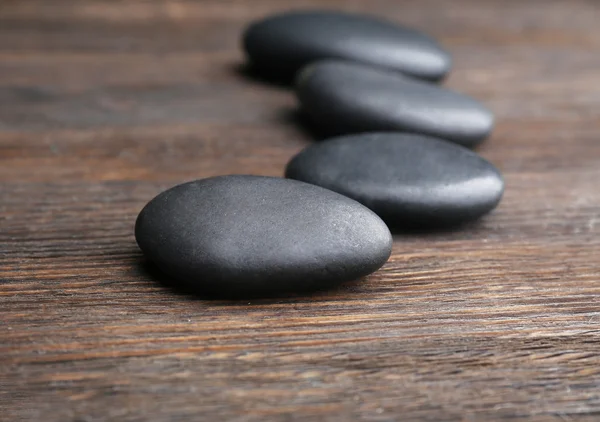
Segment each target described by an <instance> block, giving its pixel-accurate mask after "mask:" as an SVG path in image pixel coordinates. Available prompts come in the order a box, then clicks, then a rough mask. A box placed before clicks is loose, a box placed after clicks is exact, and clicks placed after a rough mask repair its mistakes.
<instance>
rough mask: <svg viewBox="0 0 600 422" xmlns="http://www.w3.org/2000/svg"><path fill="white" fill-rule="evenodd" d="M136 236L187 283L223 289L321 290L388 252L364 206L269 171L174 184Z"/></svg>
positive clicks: (383, 232) (383, 229) (360, 272)
mask: <svg viewBox="0 0 600 422" xmlns="http://www.w3.org/2000/svg"><path fill="white" fill-rule="evenodd" d="M135 237H136V240H137V243H138V245H139V246H140V248H141V249H142V251H143V252H144V254H145V255H146V256H147V257H148V258H150V260H152V261H153V262H154V263H155V264H156V265H157V266H158V268H159V269H161V270H162V271H163V272H164V273H166V274H168V275H169V276H171V277H173V278H175V279H176V280H178V281H180V282H182V283H183V284H184V285H185V287H186V288H188V289H190V288H191V289H193V290H197V291H199V292H202V293H212V294H218V295H225V296H232V297H235V296H244V295H260V294H271V293H281V292H295V291H308V290H319V289H322V288H326V287H329V286H332V285H335V284H339V283H342V282H346V281H351V280H355V279H359V278H361V277H364V276H366V275H368V274H371V273H372V272H374V271H376V270H377V269H379V268H380V267H381V266H382V265H383V264H384V263H385V262H386V261H387V259H388V258H389V256H390V253H391V245H392V238H391V234H390V232H389V229H388V228H387V226H386V225H385V223H384V222H383V221H382V220H381V219H380V218H379V217H378V216H377V215H375V214H374V213H373V212H372V211H371V210H369V209H368V208H366V207H364V206H363V205H361V204H359V203H358V202H356V201H354V200H352V199H350V198H347V197H344V196H342V195H339V194H337V193H335V192H332V191H329V190H326V189H323V188H320V187H318V186H314V185H310V184H307V183H303V182H299V181H295V180H288V179H282V178H274V177H260V176H238V175H232V176H220V177H213V178H209V179H203V180H197V181H194V182H190V183H185V184H182V185H178V186H175V187H173V188H171V189H169V190H167V191H165V192H163V193H161V194H159V195H158V196H157V197H156V198H154V199H153V200H151V201H150V202H149V203H148V204H147V205H146V206H145V207H144V209H143V210H142V211H141V212H140V214H139V216H138V218H137V221H136V225H135Z"/></svg>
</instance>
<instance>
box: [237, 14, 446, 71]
mask: <svg viewBox="0 0 600 422" xmlns="http://www.w3.org/2000/svg"><path fill="white" fill-rule="evenodd" d="M243 44H244V49H245V50H246V54H247V55H248V57H249V59H250V63H251V64H252V65H253V66H255V67H256V68H258V69H259V70H260V71H262V72H265V73H266V74H267V75H271V76H273V75H275V76H279V77H280V78H286V77H293V76H294V74H295V73H296V72H297V71H298V70H300V69H301V68H302V67H304V66H306V65H307V64H309V63H312V62H314V61H317V60H322V59H342V60H349V61H356V62H360V63H364V64H367V65H370V66H377V67H383V68H387V69H390V70H393V71H399V72H403V73H405V74H408V75H411V76H414V77H417V78H422V79H426V80H430V81H438V80H441V79H443V78H444V77H445V76H446V74H447V73H448V72H449V71H450V68H451V67H452V60H451V58H450V55H449V54H448V52H446V50H444V49H443V48H442V47H441V46H440V45H439V44H438V43H437V42H436V41H435V40H434V39H433V38H431V37H429V36H428V35H425V34H423V33H421V32H418V31H416V30H414V29H410V28H406V27H403V26H400V25H397V24H394V23H391V22H387V21H385V20H381V19H378V18H376V17H373V16H367V15H356V14H350V13H342V12H333V11H295V12H288V13H283V14H279V15H275V16H271V17H268V18H266V19H264V20H261V21H258V22H255V23H253V24H252V25H250V26H249V27H248V28H247V30H246V31H245V33H244V36H243Z"/></svg>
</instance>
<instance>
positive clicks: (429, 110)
mask: <svg viewBox="0 0 600 422" xmlns="http://www.w3.org/2000/svg"><path fill="white" fill-rule="evenodd" d="M296 93H297V95H298V99H299V101H300V104H301V106H302V110H303V111H304V113H305V114H306V115H307V116H308V117H309V118H310V120H311V121H312V122H313V123H314V124H315V125H316V127H317V128H319V129H320V130H321V131H322V132H324V133H326V134H328V135H341V134H350V133H360V132H378V131H400V132H410V133H419V134H423V135H430V136H434V137H440V138H443V139H447V140H449V141H453V142H456V143H458V144H462V145H465V146H468V147H473V146H475V145H477V144H478V143H480V142H481V141H483V140H484V139H485V138H486V137H487V136H488V135H489V134H490V132H491V131H492V128H493V126H494V116H493V115H492V113H491V112H490V111H489V110H488V109H487V108H486V107H484V106H483V105H482V104H480V103H479V102H477V101H475V100H473V99H472V98H470V97H468V96H465V95H461V94H459V93H456V92H453V91H450V90H448V89H444V88H442V87H439V86H437V85H432V84H429V83H426V82H422V81H418V80H416V79H413V78H409V77H405V76H401V75H399V74H395V73H391V72H387V71H382V70H380V69H374V68H370V67H367V66H363V65H359V64H354V63H348V62H340V61H323V62H318V63H315V64H313V65H310V66H308V67H307V68H306V69H305V70H303V71H302V72H301V73H300V75H299V78H298V81H297V84H296Z"/></svg>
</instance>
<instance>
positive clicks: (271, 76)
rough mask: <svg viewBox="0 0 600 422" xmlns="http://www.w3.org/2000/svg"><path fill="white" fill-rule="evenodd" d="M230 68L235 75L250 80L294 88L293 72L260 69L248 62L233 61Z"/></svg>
mask: <svg viewBox="0 0 600 422" xmlns="http://www.w3.org/2000/svg"><path fill="white" fill-rule="evenodd" d="M231 69H232V70H233V72H234V73H235V74H236V75H238V76H240V77H242V78H244V79H248V80H250V81H252V82H258V83H261V84H263V85H271V86H274V87H279V88H287V89H293V88H294V80H295V74H289V73H286V72H284V73H281V72H277V71H273V70H266V69H260V68H257V67H256V66H253V65H252V64H250V63H234V64H233V65H232V66H231Z"/></svg>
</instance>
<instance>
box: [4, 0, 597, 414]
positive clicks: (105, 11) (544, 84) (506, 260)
mask: <svg viewBox="0 0 600 422" xmlns="http://www.w3.org/2000/svg"><path fill="white" fill-rule="evenodd" d="M292 6H293V7H306V6H323V7H331V8H342V9H345V10H358V11H369V12H371V13H374V14H378V15H382V16H387V17H388V18H390V19H394V20H396V21H398V22H403V23H406V24H409V25H413V26H415V27H418V28H421V29H423V30H425V31H427V32H429V33H431V34H433V35H434V36H436V37H438V38H439V39H440V40H441V41H442V42H443V43H444V44H445V45H446V46H447V47H448V48H449V49H450V50H451V52H452V53H453V56H454V58H455V70H454V72H453V73H452V76H451V78H450V79H449V80H448V81H447V82H446V85H447V86H449V87H452V88H454V89H457V90H460V91H462V92H465V93H467V94H471V95H472V96H474V97H476V98H478V99H480V100H482V101H484V102H485V103H486V104H488V105H489V106H490V108H491V109H493V110H494V112H495V113H496V114H497V117H498V124H497V128H496V130H495V133H494V135H493V137H492V138H491V139H490V140H489V142H487V143H486V144H485V145H484V146H483V147H482V148H480V152H481V153H482V154H483V155H484V156H485V157H487V158H488V159H490V160H491V161H492V162H494V163H495V164H497V166H498V167H499V168H500V169H501V170H503V171H504V173H505V175H506V181H507V191H506V196H505V198H504V200H503V202H502V204H501V206H500V207H499V209H498V210H497V211H496V212H494V213H493V214H492V215H490V216H489V217H487V218H485V219H484V220H482V221H481V222H480V223H478V224H476V225H474V226H472V227H469V228H467V229H464V230H461V231H456V232H450V233H438V234H427V235H425V234H422V235H418V234H412V235H405V236H402V235H399V236H397V237H396V242H395V245H394V251H393V257H392V259H391V260H390V262H389V263H388V264H387V265H386V266H385V267H384V268H383V269H382V270H381V271H379V272H378V273H377V274H375V275H373V276H372V277H369V278H368V279H367V280H364V281H363V282H360V283H355V284H352V285H349V286H345V287H343V288H341V289H339V290H337V291H334V292H328V293H323V294H319V295H315V296H312V297H301V298H285V299H279V300H262V301H252V302H250V303H248V302H241V303H240V302H233V303H230V302H215V301H207V300H202V299H195V298H191V297H188V296H185V295H183V294H179V293H177V292H174V291H171V290H169V289H168V288H166V287H163V286H162V285H161V284H159V283H158V282H157V274H155V273H153V272H151V271H148V270H147V268H146V267H145V266H144V264H143V260H142V257H141V254H140V252H139V250H138V248H137V247H136V244H135V241H134V238H133V230H132V229H133V223H134V220H135V217H136V215H137V213H138V212H139V210H140V209H141V207H142V206H143V205H144V204H145V203H146V202H147V201H148V200H149V199H151V198H152V197H153V196H154V195H155V194H157V193H158V192H160V191H161V190H163V189H165V188H167V187H169V186H172V185H174V184H176V183H179V182H183V181H187V180H191V179H195V178H202V177H206V176H211V175H217V174H226V173H254V174H263V175H281V174H282V171H283V167H284V165H285V163H286V161H287V160H288V158H289V157H291V156H292V154H294V153H296V152H297V151H299V150H300V149H301V148H302V147H304V146H305V145H307V144H308V143H309V142H310V136H309V134H308V133H307V132H306V131H304V130H302V129H301V128H300V127H299V126H298V125H297V124H296V122H295V119H294V109H295V101H294V98H293V95H292V94H291V93H290V92H289V91H288V90H287V89H286V88H284V87H275V86H269V85H265V84H262V83H260V82H258V81H254V80H250V79H248V78H246V77H244V75H243V74H242V73H241V72H240V70H239V69H240V64H241V63H243V55H242V53H241V52H240V50H239V47H238V45H239V36H240V31H241V30H242V28H243V27H244V25H245V24H246V23H247V22H248V21H250V20H252V19H255V18H258V17H260V16H264V15H266V14H268V13H271V12H274V11H277V10H283V9H286V8H289V7H292ZM598 22H600V4H599V3H598V2H597V1H596V0H589V1H585V0H572V1H564V0H563V1H542V0H538V1H506V0H494V1H492V0H490V1H481V0H456V1H452V2H448V1H444V2H442V1H436V0H427V1H423V0H414V1H398V0H371V1H368V2H367V1H365V2H359V1H342V0H339V1H336V0H327V1H317V0H313V1H287V2H285V1H277V0H252V1H250V0H248V1H241V0H240V1H222V0H206V1H196V2H192V1H157V0H154V1H143V2H142V1H109V0H93V1H91V0H90V1H86V0H81V1H66V0H65V1H48V0H34V1H32V0H18V1H17V0H12V1H11V0H4V1H2V3H1V4H0V279H1V282H0V316H1V318H0V420H2V421H20V420H31V421H46V422H48V421H57V422H58V421H60V422H64V421H108V420H115V421H175V420H181V421H191V420H207V421H225V420H234V421H266V420H273V421H292V420H311V421H313V420H314V421H349V420H365V421H396V420H428V421H458V420H468V421H476V420H477V421H492V420H525V419H528V420H533V421H546V420H548V421H552V420H556V421H571V420H577V421H598V420H600V330H599V324H600V300H599V298H598V295H599V294H600V189H599V188H598V184H599V181H600V72H599V69H600V54H599V51H600V25H599V24H598Z"/></svg>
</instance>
